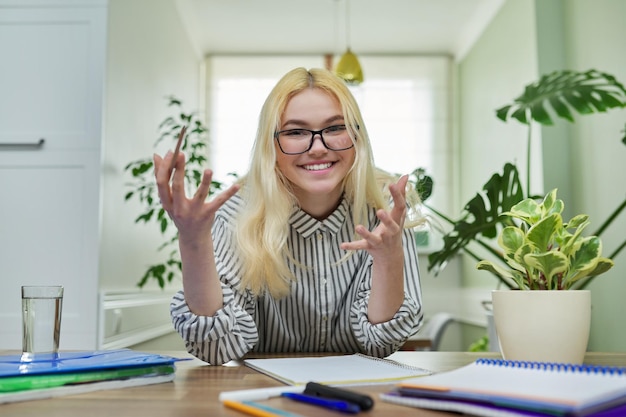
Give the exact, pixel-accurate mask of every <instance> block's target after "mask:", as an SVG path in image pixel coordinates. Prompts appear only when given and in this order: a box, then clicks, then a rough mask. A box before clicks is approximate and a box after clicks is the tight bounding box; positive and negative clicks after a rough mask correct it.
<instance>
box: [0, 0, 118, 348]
mask: <svg viewBox="0 0 626 417" xmlns="http://www.w3.org/2000/svg"><path fill="white" fill-rule="evenodd" d="M55 3H58V4H55ZM22 6H23V7H22ZM106 6H107V3H106V1H100V0H97V1H73V2H69V3H68V2H54V1H43V2H41V1H40V2H36V1H30V2H29V1H27V2H7V1H0V59H1V60H2V64H1V65H0V92H1V93H0V349H20V348H21V306H20V286H21V285H27V284H61V285H63V286H64V287H65V294H64V305H63V318H62V326H61V342H60V347H61V349H95V348H96V346H97V325H96V323H97V312H98V244H99V227H100V226H99V223H100V171H101V168H100V167H101V148H102V145H101V141H102V109H103V104H102V100H103V98H102V91H103V83H104V76H103V74H104V68H105V56H106V47H105V43H106V17H107V7H106Z"/></svg>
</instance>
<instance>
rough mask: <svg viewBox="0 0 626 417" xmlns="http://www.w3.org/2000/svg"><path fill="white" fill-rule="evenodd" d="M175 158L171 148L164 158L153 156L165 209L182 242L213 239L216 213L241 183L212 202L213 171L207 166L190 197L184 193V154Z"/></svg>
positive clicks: (160, 196)
mask: <svg viewBox="0 0 626 417" xmlns="http://www.w3.org/2000/svg"><path fill="white" fill-rule="evenodd" d="M173 158H174V153H173V152H171V151H170V152H168V153H167V154H166V155H165V156H164V157H163V158H161V157H160V156H159V155H156V154H155V155H154V157H153V161H154V176H155V178H156V183H157V190H158V193H159V198H160V200H161V205H162V206H163V209H164V210H165V211H166V212H167V214H168V215H169V217H170V218H171V219H172V221H173V222H174V224H175V225H176V228H177V229H178V232H179V240H181V243H182V241H183V240H184V241H185V242H188V243H191V242H195V243H196V244H197V243H198V242H200V241H202V240H203V239H210V238H211V226H212V225H213V219H214V218H215V212H216V211H217V209H218V208H220V206H221V205H222V204H224V203H225V202H226V201H227V200H228V199H229V198H230V197H232V196H233V195H234V194H235V193H236V192H237V191H238V190H239V185H237V184H234V185H232V186H230V187H229V188H228V189H227V190H225V191H224V192H222V193H220V194H219V195H217V196H215V198H213V199H212V200H211V201H207V197H208V195H209V190H210V186H211V179H212V177H213V172H212V171H211V170H209V169H207V170H205V171H204V173H203V174H202V181H201V183H200V186H199V187H198V189H197V191H196V192H195V194H194V195H193V197H191V198H188V197H187V196H186V195H185V156H184V155H183V154H182V153H180V154H178V157H177V158H176V161H173ZM172 171H174V175H173V177H172ZM170 178H171V179H172V180H171V183H170Z"/></svg>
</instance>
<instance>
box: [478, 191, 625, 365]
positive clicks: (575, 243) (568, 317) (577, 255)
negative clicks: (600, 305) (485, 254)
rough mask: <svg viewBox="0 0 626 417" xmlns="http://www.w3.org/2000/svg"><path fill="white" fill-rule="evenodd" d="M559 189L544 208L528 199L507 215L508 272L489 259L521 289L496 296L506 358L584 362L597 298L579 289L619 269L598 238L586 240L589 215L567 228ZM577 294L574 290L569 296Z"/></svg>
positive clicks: (486, 265)
mask: <svg viewBox="0 0 626 417" xmlns="http://www.w3.org/2000/svg"><path fill="white" fill-rule="evenodd" d="M564 206H565V205H564V203H563V201H562V200H560V199H558V198H557V190H556V189H554V190H552V191H550V192H549V193H548V194H546V196H545V197H544V198H543V201H541V202H537V201H536V200H535V199H532V198H527V199H524V200H522V201H521V202H519V203H517V204H515V205H514V206H513V207H512V208H511V210H510V211H507V212H505V213H502V215H503V216H506V217H508V218H510V219H511V220H512V221H513V223H514V224H512V225H509V226H506V227H504V228H503V229H502V230H501V232H500V234H499V236H498V245H499V246H500V247H501V248H502V253H503V257H504V260H505V262H506V264H507V265H508V267H507V268H503V267H501V266H499V265H497V264H495V263H494V262H491V261H488V260H483V261H480V262H479V263H478V264H477V268H478V269H479V270H485V271H489V272H491V273H493V274H496V275H497V276H499V277H500V278H501V279H502V280H505V281H507V282H508V283H509V287H511V288H514V289H517V290H519V291H511V290H494V291H493V292H492V302H493V314H494V319H495V325H496V331H497V333H498V339H499V341H500V349H501V352H502V355H503V356H504V357H505V358H506V359H514V360H535V361H544V362H569V363H582V361H583V358H584V355H585V351H586V349H587V341H588V338H589V327H590V323H591V294H590V292H589V290H577V291H576V289H577V288H580V287H581V286H583V284H584V282H585V281H586V280H589V279H591V278H593V277H595V276H598V275H600V274H602V273H604V272H606V271H608V270H609V269H611V267H612V266H613V261H612V260H610V259H609V258H606V257H603V256H602V242H601V240H600V238H599V237H598V236H585V235H584V234H583V231H584V229H585V228H586V227H587V226H588V225H589V223H590V221H589V216H588V215H586V214H579V215H576V216H574V217H572V218H571V219H570V220H569V221H568V222H564V221H563V218H562V213H563V209H564ZM568 290H569V291H568Z"/></svg>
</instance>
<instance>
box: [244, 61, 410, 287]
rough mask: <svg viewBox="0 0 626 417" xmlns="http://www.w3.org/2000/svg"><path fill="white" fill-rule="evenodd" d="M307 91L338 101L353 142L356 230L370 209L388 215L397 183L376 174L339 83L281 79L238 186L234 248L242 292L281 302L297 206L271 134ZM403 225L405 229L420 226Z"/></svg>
mask: <svg viewBox="0 0 626 417" xmlns="http://www.w3.org/2000/svg"><path fill="white" fill-rule="evenodd" d="M307 88H318V89H321V90H323V91H325V92H327V93H328V94H330V95H331V96H333V97H334V98H336V99H337V100H338V101H339V104H340V107H341V110H342V113H343V116H344V122H345V124H346V126H347V127H348V130H349V132H350V133H351V136H352V137H353V138H354V146H355V154H356V155H355V160H354V163H353V166H352V167H351V169H350V171H349V172H348V174H347V175H346V177H345V178H344V181H343V190H344V198H346V199H347V200H348V201H349V202H350V204H351V207H352V217H353V221H354V224H365V223H366V222H367V219H368V216H367V214H368V210H369V209H370V208H372V207H374V208H376V209H378V208H385V209H387V208H388V207H389V200H390V197H389V192H388V186H389V184H391V183H393V182H396V181H397V178H396V177H395V176H393V175H390V174H388V173H386V172H384V171H382V170H379V169H377V168H375V166H374V159H373V156H372V149H371V146H370V142H369V137H368V135H367V130H366V128H365V124H364V123H363V120H362V116H361V112H360V110H359V108H358V105H357V103H356V101H355V99H354V97H353V96H352V94H351V93H350V90H349V89H348V88H347V86H346V85H345V83H344V82H343V81H342V80H341V79H339V78H338V77H337V76H335V75H334V74H332V73H331V72H330V71H327V70H323V69H310V70H306V69H305V68H296V69H294V70H292V71H290V72H288V73H287V74H286V75H285V76H283V77H282V78H281V79H280V81H278V83H277V84H276V86H275V87H274V88H273V89H272V91H271V92H270V94H269V96H268V97H267V99H266V101H265V103H264V105H263V107H262V109H261V114H260V117H259V125H258V129H257V133H256V139H255V143H254V147H253V149H252V159H251V163H250V169H249V171H248V173H247V174H246V176H244V177H243V178H241V180H240V181H241V183H242V185H243V187H242V189H241V191H240V193H241V194H242V197H243V200H244V204H243V207H242V209H241V212H240V214H239V216H238V218H237V221H236V225H235V236H236V243H235V244H236V245H237V248H238V249H239V252H240V256H241V260H242V279H241V286H242V287H243V288H246V289H248V290H249V291H251V292H252V293H253V294H255V295H261V294H263V293H265V292H266V291H267V292H269V293H270V295H271V296H273V297H275V298H280V297H282V296H285V295H287V294H288V292H289V286H290V283H291V281H292V280H294V276H293V274H292V272H291V271H290V270H289V267H288V266H287V262H286V261H285V260H286V259H288V258H291V259H293V257H292V256H291V254H290V253H289V252H288V248H287V238H288V235H289V217H290V215H291V214H292V213H293V210H294V208H295V207H297V206H298V201H297V199H296V197H295V195H294V194H293V192H292V190H291V185H290V183H289V181H288V180H287V179H286V178H285V177H284V176H283V174H282V173H281V171H280V170H279V169H278V167H277V165H276V146H275V145H274V134H275V132H276V131H278V130H279V128H280V123H281V116H282V114H283V112H284V110H285V108H286V107H287V104H288V102H289V100H290V99H291V98H292V97H293V96H294V95H296V94H298V93H299V92H301V91H302V90H304V89H307ZM408 188H409V189H408V190H407V201H409V205H410V206H411V207H416V205H417V203H418V202H419V198H418V197H417V194H416V193H414V192H412V191H411V187H408ZM411 212H412V211H411V210H409V213H411ZM407 220H408V221H407V222H405V227H413V226H415V225H416V224H417V223H419V222H421V220H419V219H413V220H411V219H410V218H407Z"/></svg>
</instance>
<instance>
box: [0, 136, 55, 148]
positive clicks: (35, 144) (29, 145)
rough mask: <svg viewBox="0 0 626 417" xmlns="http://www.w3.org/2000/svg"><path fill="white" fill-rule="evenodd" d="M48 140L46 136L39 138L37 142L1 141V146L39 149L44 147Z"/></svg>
mask: <svg viewBox="0 0 626 417" xmlns="http://www.w3.org/2000/svg"><path fill="white" fill-rule="evenodd" d="M45 142H46V140H45V139H44V138H41V139H39V140H38V141H37V142H31V143H28V142H22V143H10V142H4V143H1V142H0V148H29V149H30V148H35V149H39V148H41V147H43V144H44V143H45Z"/></svg>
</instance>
